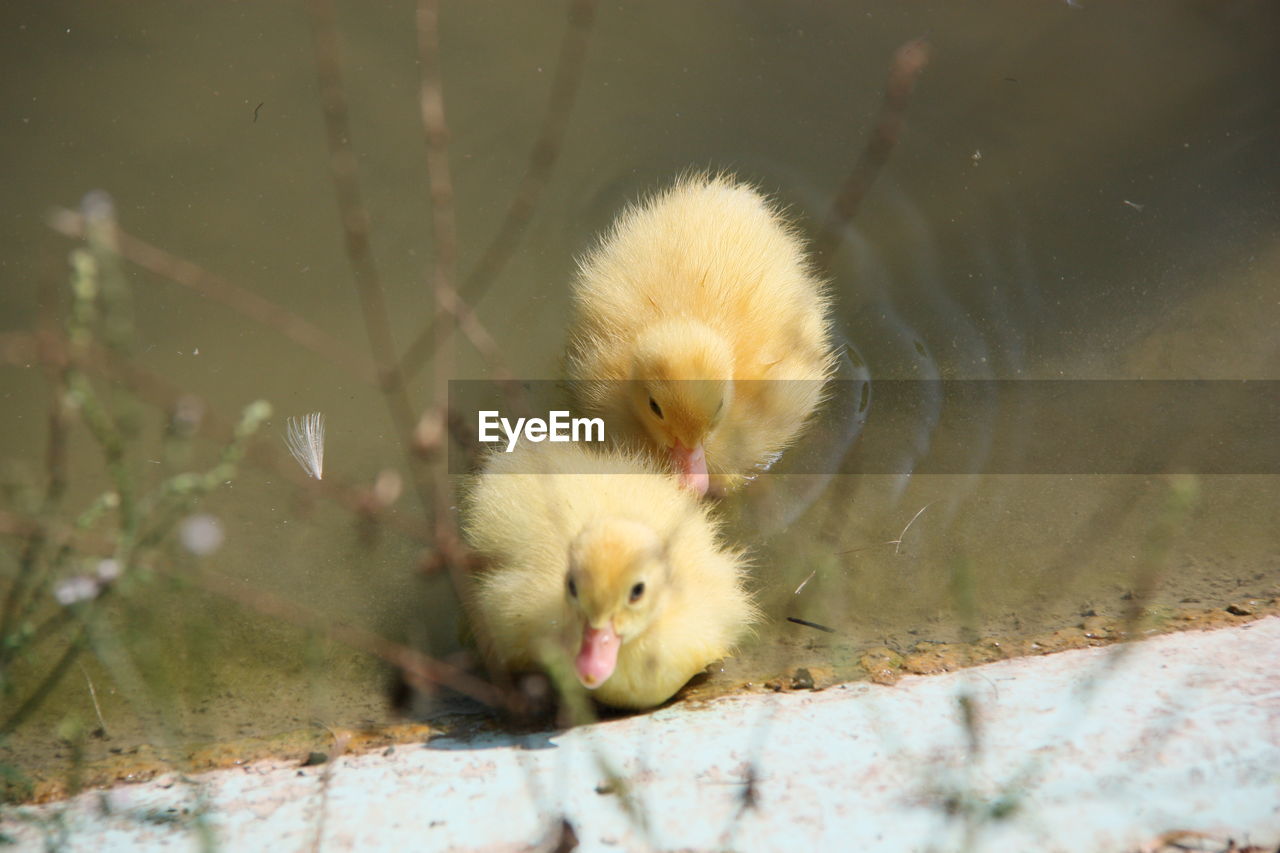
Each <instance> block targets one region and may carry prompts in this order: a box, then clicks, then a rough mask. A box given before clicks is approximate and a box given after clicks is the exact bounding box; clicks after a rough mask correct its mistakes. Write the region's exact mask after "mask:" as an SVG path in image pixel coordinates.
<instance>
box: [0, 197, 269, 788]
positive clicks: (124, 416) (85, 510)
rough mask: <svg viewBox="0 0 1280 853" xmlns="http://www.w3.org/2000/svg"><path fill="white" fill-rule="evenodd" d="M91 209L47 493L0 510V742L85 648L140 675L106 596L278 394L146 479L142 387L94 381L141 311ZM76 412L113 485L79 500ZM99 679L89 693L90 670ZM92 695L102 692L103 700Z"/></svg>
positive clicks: (181, 450) (57, 365) (121, 671)
mask: <svg viewBox="0 0 1280 853" xmlns="http://www.w3.org/2000/svg"><path fill="white" fill-rule="evenodd" d="M83 215H84V221H85V223H86V228H85V236H86V239H85V245H84V246H82V247H80V248H77V249H75V250H74V251H73V252H72V253H71V257H70V264H71V282H70V283H71V302H70V306H69V311H68V312H67V319H66V328H65V348H64V350H63V351H62V352H61V353H59V355H58V356H55V357H53V358H50V359H48V369H47V374H48V378H49V381H50V384H51V386H52V402H51V413H50V417H49V428H48V445H47V447H48V451H47V454H46V459H45V462H46V476H45V484H44V493H43V496H41V497H39V498H36V499H35V500H32V501H29V503H30V506H29V507H26V508H20V511H18V512H9V511H0V533H3V534H4V535H6V536H7V537H11V538H12V539H14V540H16V543H17V547H16V549H15V550H14V557H15V559H14V560H13V561H12V562H9V561H6V576H5V577H4V589H3V604H2V605H0V608H2V609H0V700H2V702H0V708H3V710H0V743H3V741H4V739H6V738H7V737H8V736H9V735H11V734H12V733H13V732H14V731H15V730H16V729H17V728H18V727H19V726H21V725H23V724H24V723H26V722H27V721H29V720H30V719H31V718H32V716H33V715H34V714H36V712H37V711H39V710H40V709H41V707H42V706H43V705H44V704H45V703H46V701H47V700H48V698H49V697H50V695H51V694H52V693H53V692H54V690H55V689H56V688H57V687H58V686H59V684H60V683H61V682H62V681H63V679H64V678H65V677H66V676H67V674H68V673H69V672H71V671H72V669H73V667H74V666H75V665H76V663H77V662H78V660H79V659H80V656H81V655H82V654H84V653H85V652H89V653H90V654H92V655H94V656H95V657H97V658H98V659H99V660H100V661H101V662H102V664H103V666H104V668H106V670H107V671H108V672H109V673H111V674H112V676H113V677H114V678H115V679H116V680H117V681H120V682H121V683H122V686H131V685H128V684H126V682H132V683H133V685H136V684H137V682H138V678H137V675H136V672H134V670H133V667H132V665H131V664H130V663H129V662H128V658H127V653H126V652H125V651H124V649H123V648H122V647H121V646H120V645H119V643H117V642H114V641H113V638H112V637H111V636H110V634H109V631H110V629H109V627H108V625H107V624H106V621H105V619H104V613H105V610H104V605H105V604H107V603H108V602H109V601H110V599H111V598H112V597H113V596H127V595H129V594H130V591H131V590H136V589H137V588H138V585H139V584H145V583H146V582H147V581H148V579H149V578H150V577H151V575H152V573H151V571H150V567H151V566H152V565H154V562H155V558H156V555H157V551H158V549H159V548H160V547H161V546H162V545H163V544H164V542H165V540H166V538H167V537H168V536H169V534H170V533H171V532H172V531H173V529H174V527H175V526H176V525H177V523H178V522H179V521H180V520H181V519H182V518H183V517H184V516H187V515H188V514H189V513H190V512H191V510H192V507H193V506H194V504H195V503H196V502H197V501H198V500H199V499H200V498H201V497H202V496H204V495H206V494H208V493H210V492H212V491H214V490H215V489H217V488H219V487H220V486H222V485H224V484H226V483H228V482H229V481H230V480H231V479H232V478H233V477H235V475H236V470H237V466H238V465H239V463H240V462H241V460H242V459H243V458H244V455H245V452H246V450H247V449H248V445H249V442H250V440H251V439H252V437H253V435H254V434H255V433H256V432H257V431H258V429H259V428H260V427H261V426H262V424H263V422H264V421H266V420H267V419H268V418H269V417H270V416H271V406H270V405H269V404H268V403H266V402H264V401H261V400H259V401H257V402H254V403H251V404H250V405H248V406H247V407H246V408H245V409H244V411H243V413H242V414H241V416H240V419H239V422H238V423H237V424H236V427H235V430H234V433H233V437H232V439H231V441H230V442H229V443H228V444H227V445H226V446H225V447H223V449H222V451H221V453H220V455H219V458H218V460H217V461H216V463H215V464H213V465H212V467H210V468H208V469H207V470H204V471H187V472H182V473H176V474H168V475H167V476H165V477H163V478H162V479H161V480H160V481H159V482H158V483H151V484H148V483H146V478H145V477H143V476H142V472H141V471H140V469H139V463H140V459H139V458H136V456H134V455H132V454H131V452H130V451H131V449H132V448H133V447H134V446H135V445H136V444H137V443H138V439H139V429H138V425H137V412H138V410H139V407H138V405H137V404H136V401H135V400H134V399H133V397H132V395H131V394H130V393H129V392H128V391H127V390H125V389H123V388H121V387H119V386H115V385H109V384H107V383H105V382H98V383H96V384H95V382H94V381H91V379H90V377H89V374H88V372H87V371H86V369H85V366H86V364H87V363H88V361H89V360H90V359H91V358H92V357H93V353H94V350H95V347H98V346H101V347H103V348H105V349H106V350H107V351H108V352H112V353H114V354H117V355H122V356H126V355H128V352H129V349H130V347H131V345H132V340H133V318H132V299H131V296H130V291H129V287H128V282H127V280H126V278H125V276H124V274H123V272H122V270H121V269H120V264H119V260H118V256H117V252H116V224H115V219H114V214H113V209H112V204H111V201H110V199H109V198H107V197H106V196H105V195H104V194H101V193H94V194H90V195H89V196H88V197H87V198H86V200H85V203H84V213H83ZM189 408H190V407H188V409H189ZM180 409H181V407H180ZM197 418H198V415H197ZM190 420H191V419H190V417H186V416H184V415H183V413H182V411H179V412H178V413H177V414H175V416H174V417H173V418H172V420H171V422H170V424H169V428H168V429H167V430H166V433H165V435H166V438H165V443H166V447H165V457H166V458H167V459H170V460H174V459H180V458H184V457H185V456H186V448H185V447H184V445H185V444H186V443H187V442H188V441H189V439H190V438H191V435H192V434H193V433H194V427H195V424H194V423H189V422H188V421H190ZM77 425H83V427H84V428H85V429H86V430H87V432H88V434H89V436H90V438H91V439H92V441H93V443H94V444H95V445H96V446H97V447H98V448H99V450H100V451H101V453H102V459H103V464H104V467H105V474H106V478H107V481H108V484H109V486H108V488H107V490H105V491H103V492H102V493H100V494H98V495H97V496H96V497H94V498H92V499H90V500H89V501H88V502H87V503H86V504H85V505H83V506H79V507H73V506H70V505H69V504H70V501H69V498H68V485H69V478H70V471H69V461H68V443H69V438H70V433H71V431H72V429H73V428H75V427H76V426H77ZM32 661H41V662H44V661H52V663H51V664H46V665H44V666H43V667H42V668H40V669H37V670H36V676H35V678H34V682H35V683H33V684H27V683H21V682H20V679H19V678H17V677H15V674H14V672H15V666H16V664H18V663H20V662H32ZM86 678H87V675H86ZM90 691H91V695H92V694H93V688H92V682H90ZM130 692H132V691H130ZM134 695H139V694H137V693H134ZM142 695H145V692H144V693H143V694H142ZM96 702H97V700H96V695H94V703H95V707H96ZM99 724H100V725H103V724H102V720H101V718H99ZM57 728H58V735H59V737H61V738H62V739H63V740H64V741H66V742H67V743H69V744H70V745H71V752H72V757H73V763H76V761H75V759H76V757H77V756H79V755H80V753H81V752H82V749H81V746H80V745H81V744H82V743H83V738H84V736H85V734H86V732H87V731H88V729H87V726H86V725H85V723H84V721H82V720H80V719H79V717H78V716H77V715H76V714H75V713H74V712H72V713H69V714H68V715H67V716H66V717H65V718H64V719H63V720H62V721H61V722H60V723H59V724H58V727H57ZM75 776H76V769H75V768H74V767H73V769H72V779H71V780H69V781H70V787H71V788H72V789H75V788H77V787H78V784H77V782H76V779H75ZM0 785H2V786H3V788H2V789H0V790H2V792H3V798H4V799H15V798H22V797H23V796H25V795H27V794H28V793H29V784H28V783H27V782H26V781H25V779H24V777H23V774H22V773H21V771H20V770H19V769H18V768H16V767H13V766H7V765H0Z"/></svg>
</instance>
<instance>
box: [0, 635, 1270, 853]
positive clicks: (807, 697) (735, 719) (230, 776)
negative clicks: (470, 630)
mask: <svg viewBox="0 0 1280 853" xmlns="http://www.w3.org/2000/svg"><path fill="white" fill-rule="evenodd" d="M962 697H964V698H962ZM966 718H968V719H969V720H970V721H971V722H970V723H969V724H966V723H965V719H966ZM611 774H613V775H616V777H617V779H620V780H622V784H619V783H618V782H617V781H611V779H610V776H611ZM195 781H196V783H197V784H195V785H189V784H186V783H183V782H181V781H179V780H176V779H174V778H168V779H158V780H155V781H152V782H149V783H145V784H141V785H136V786H129V787H120V788H116V789H113V790H111V791H108V792H90V793H87V794H83V795H81V796H80V797H78V798H77V799H75V800H72V801H70V802H69V803H63V804H54V805H50V806H43V807H38V808H27V809H21V810H19V811H20V813H21V814H22V815H25V817H26V818H35V819H38V818H41V817H49V816H52V815H55V814H57V813H59V812H62V814H63V819H64V823H63V825H64V827H65V832H66V838H67V840H68V846H69V848H70V849H73V850H137V849H159V848H161V847H164V848H166V849H184V848H194V847H195V846H196V845H197V844H198V836H197V828H198V823H199V822H198V821H194V820H193V819H192V815H194V814H195V813H197V812H203V814H204V818H203V822H204V825H205V827H206V828H207V829H208V830H209V831H211V832H212V833H213V836H214V838H215V839H216V841H217V843H218V844H219V846H220V847H223V848H225V849H232V850H249V849H273V850H299V849H311V846H312V844H313V843H314V842H315V840H316V838H317V833H320V834H321V836H322V839H323V840H322V844H321V849H325V850H347V849H374V848H380V849H460V850H474V849H482V850H508V849H511V850H517V849H525V848H526V847H528V846H530V845H539V844H541V843H549V842H552V841H553V840H554V839H555V838H556V837H558V833H559V832H560V826H561V824H560V821H561V818H562V817H563V818H565V819H567V821H568V822H569V824H570V825H571V826H572V827H573V829H574V831H575V832H576V835H577V838H578V840H579V841H580V842H581V844H582V848H581V849H584V850H647V849H694V850H712V849H726V848H732V849H744V850H780V849H786V848H792V849H827V850H925V849H943V850H947V849H959V848H961V847H963V846H964V845H965V843H966V839H967V840H969V841H972V842H973V847H974V849H980V850H986V849H989V850H999V851H1008V850H1072V851H1075V850H1090V851H1105V850H1115V851H1121V850H1132V849H1137V848H1138V847H1139V846H1140V845H1141V844H1143V843H1144V842H1148V841H1150V840H1151V839H1152V838H1154V837H1155V836H1157V835H1159V834H1160V833H1162V832H1165V831H1169V830H1182V829H1186V830H1208V831H1213V830H1226V831H1227V832H1228V834H1229V835H1231V836H1232V837H1233V838H1234V839H1235V840H1236V842H1237V843H1238V844H1244V843H1255V844H1267V845H1271V846H1272V848H1274V846H1275V845H1276V844H1277V843H1280V618H1268V619H1263V620H1259V621H1257V622H1253V623H1250V624H1247V625H1244V626H1241V627H1237V628H1229V629H1223V630H1218V631H1208V632H1187V633H1180V634H1172V635H1166V636H1161V637H1156V638H1153V639H1150V640H1146V641H1144V642H1141V643H1135V644H1130V645H1127V646H1111V647H1108V648H1101V649H1086V650H1081V651H1073V652H1064V653H1062V654H1057V655H1051V656H1047V657H1037V658H1021V659H1017V660H1011V661H1002V662H1000V663H994V664H989V665H986V666H982V667H975V668H973V669H968V670H964V671H961V672H955V673H950V674H946V675H940V676H930V677H909V678H904V679H903V680H902V681H901V682H899V683H898V684H897V685H895V686H893V687H881V686H877V685H872V684H865V683H858V684H849V685H843V686H841V687H835V688H831V689H828V690H825V691H822V692H813V693H808V692H801V693H782V694H770V695H758V694H757V695H748V696H735V697H728V698H725V699H721V700H716V701H713V702H709V703H705V704H703V705H700V706H697V707H692V706H690V705H689V704H683V705H677V706H675V707H671V708H666V709H662V710H659V711H656V712H654V713H651V714H645V715H639V716H634V717H630V718H627V719H622V720H615V721H611V722H607V723H602V724H599V725H594V726H589V727H583V728H580V729H576V730H573V731H570V732H563V733H555V734H542V735H528V736H519V737H511V736H505V735H502V736H497V735H489V736H482V737H479V738H475V739H471V740H468V741H461V740H454V739H449V738H438V739H435V740H433V741H431V743H430V744H428V745H426V746H400V747H396V748H395V749H394V751H392V752H391V753H390V754H382V753H372V754H367V755H358V756H346V757H342V758H340V759H338V760H337V761H335V762H333V763H332V764H331V765H328V766H319V767H307V768H303V769H299V768H298V766H297V765H296V763H295V764H287V763H285V762H280V761H275V762H262V763H258V764H254V765H251V766H246V767H244V768H240V769H236V770H225V771H218V772H215V773H209V774H206V775H203V776H200V777H198V778H197V779H196V780H195ZM184 809H185V810H187V811H186V813H184V811H183V810H184ZM322 815H323V817H322ZM4 831H5V832H6V833H8V834H9V835H11V836H14V837H16V838H17V839H18V840H19V843H20V844H22V845H24V846H27V845H31V846H35V845H38V844H40V843H41V842H42V837H43V833H44V830H42V829H41V828H40V827H39V825H38V824H35V823H32V822H30V820H18V819H14V818H13V816H11V818H10V819H9V820H7V821H6V822H5V825H4Z"/></svg>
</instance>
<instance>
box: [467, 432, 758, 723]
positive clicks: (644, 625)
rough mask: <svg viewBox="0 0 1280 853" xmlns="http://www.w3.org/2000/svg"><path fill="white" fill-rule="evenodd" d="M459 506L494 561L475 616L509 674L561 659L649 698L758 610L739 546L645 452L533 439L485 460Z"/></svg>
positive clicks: (638, 705) (720, 649) (600, 692)
mask: <svg viewBox="0 0 1280 853" xmlns="http://www.w3.org/2000/svg"><path fill="white" fill-rule="evenodd" d="M463 509H464V514H463V519H464V524H463V531H464V534H465V535H466V537H467V539H468V541H469V542H470V544H471V545H472V547H473V548H475V549H476V550H477V551H478V552H479V554H480V556H481V557H482V561H483V562H484V563H485V564H486V567H485V568H484V569H483V570H481V571H480V573H479V574H478V575H477V577H476V578H475V582H474V584H473V585H472V590H471V594H470V595H469V601H468V605H469V611H470V614H471V617H472V622H473V626H474V628H475V629H476V632H475V633H476V635H477V638H478V639H479V641H480V645H481V649H482V651H483V652H484V653H485V655H486V656H487V657H488V658H489V659H490V660H491V661H493V662H494V663H496V664H498V665H499V666H500V667H502V668H504V669H506V670H508V671H520V670H523V669H530V668H535V667H539V666H545V665H548V663H549V662H550V661H551V660H552V659H553V658H557V657H558V658H559V659H560V660H562V661H566V660H567V661H572V667H573V671H574V672H575V673H576V674H577V677H578V680H579V681H580V682H581V683H582V685H583V686H584V687H586V688H587V689H588V690H589V691H590V693H591V695H592V696H593V697H594V698H595V699H596V700H598V701H599V702H601V703H603V704H606V705H611V706H614V707H617V708H628V709H642V708H651V707H654V706H656V705H659V704H661V703H663V702H665V701H666V700H667V699H669V698H671V696H672V695H674V694H675V692H676V691H677V690H679V689H680V688H681V687H682V686H684V684H685V683H686V682H687V681H688V680H689V679H690V678H691V677H693V676H694V675H695V674H697V673H698V672H699V671H700V670H702V669H704V668H705V667H706V666H707V665H708V664H709V663H712V662H713V661H717V660H720V659H721V658H723V657H725V656H727V655H728V654H729V653H730V651H731V650H732V648H733V646H734V644H735V643H736V642H737V641H738V640H739V639H741V638H742V636H743V635H744V634H745V633H746V632H747V631H748V629H749V626H750V624H751V623H752V622H754V621H755V620H756V619H757V618H758V616H757V611H756V608H755V606H754V605H753V604H752V602H751V598H750V595H749V594H748V593H747V591H746V590H745V589H744V586H743V581H744V575H745V571H746V569H745V559H744V556H743V554H742V553H741V552H739V551H736V550H733V549H731V548H726V547H724V546H723V545H722V544H720V541H719V531H718V525H717V523H716V521H714V520H713V518H712V517H711V515H710V514H709V512H708V510H707V509H706V508H705V507H704V506H702V505H701V504H700V502H699V501H698V498H697V497H696V496H695V495H694V494H692V493H691V492H689V491H688V490H685V489H682V488H680V486H679V485H678V484H677V482H676V480H675V478H674V477H672V476H671V475H670V474H667V473H664V472H663V471H662V470H661V468H660V467H659V466H658V465H657V464H656V463H655V462H653V461H652V460H650V459H648V458H647V457H645V456H644V455H641V454H637V453H634V452H628V451H627V450H625V449H621V448H614V449H608V450H604V451H601V452H589V451H587V450H585V449H584V448H583V447H582V446H580V445H575V444H557V445H551V444H543V445H532V444H527V443H526V444H524V445H521V446H519V447H517V448H516V450H515V451H513V452H511V453H494V454H492V455H490V456H489V457H488V458H487V459H486V461H485V464H484V465H483V468H482V470H481V471H480V473H479V474H478V475H477V476H476V477H475V479H474V481H473V483H472V485H471V488H470V489H469V490H468V493H467V494H466V496H465V498H464V503H463Z"/></svg>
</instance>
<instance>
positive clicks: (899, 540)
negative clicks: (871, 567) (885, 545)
mask: <svg viewBox="0 0 1280 853" xmlns="http://www.w3.org/2000/svg"><path fill="white" fill-rule="evenodd" d="M931 506H933V502H932V501H930V502H929V503H927V504H925V505H924V506H922V507H920V509H919V510H917V511H916V514H915V515H913V516H911V520H910V521H908V522H907V526H906V527H904V528H902V532H901V533H899V534H898V538H897V539H895V540H893V553H894V554H900V553H901V550H900V549H901V548H902V540H903V539H905V538H906V536H907V531H908V530H910V529H911V525H913V524H915V523H916V519H917V518H919V517H920V515H921V513H923V512H924V511H925V510H926V509H928V508H929V507H931Z"/></svg>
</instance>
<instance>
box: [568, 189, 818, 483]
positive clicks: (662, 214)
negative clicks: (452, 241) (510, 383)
mask: <svg viewBox="0 0 1280 853" xmlns="http://www.w3.org/2000/svg"><path fill="white" fill-rule="evenodd" d="M573 296H574V318H573V322H572V326H571V332H570V340H569V348H568V356H567V369H568V373H569V378H570V379H572V380H574V382H573V385H574V390H575V393H576V394H577V395H578V397H579V402H580V403H581V405H582V407H583V408H584V409H585V410H587V411H590V412H591V413H592V414H596V415H600V416H602V417H604V419H605V424H606V427H605V432H606V434H608V435H609V436H610V438H611V439H615V440H620V441H623V442H626V443H630V442H636V441H642V442H648V443H650V444H651V445H652V446H654V447H655V448H657V449H658V450H660V451H662V452H664V453H665V454H667V455H668V456H669V458H670V460H671V462H672V465H673V466H674V468H675V470H676V471H677V472H678V473H679V475H680V478H681V482H682V483H683V484H684V485H685V486H687V487H688V488H690V489H692V490H694V491H695V492H697V493H699V494H703V493H705V492H706V491H707V489H708V486H709V485H710V484H711V483H712V481H713V480H714V483H715V485H716V487H717V490H728V489H732V488H734V487H736V486H738V485H741V484H742V483H743V482H745V479H746V476H745V475H748V474H750V473H751V472H752V470H753V469H760V468H763V467H767V466H768V465H769V464H770V463H771V462H772V461H773V460H774V459H776V458H777V456H778V454H779V453H781V451H782V450H784V449H785V448H786V447H787V446H788V445H790V444H791V443H792V442H793V441H794V440H795V438H796V437H797V436H798V435H799V433H800V431H801V429H803V427H804V425H805V422H806V420H807V419H808V418H809V416H810V415H811V414H812V413H813V411H814V409H815V408H816V407H817V406H818V404H819V403H820V402H821V400H822V397H823V393H824V390H823V389H824V386H825V383H826V380H827V379H829V378H830V377H831V375H832V373H833V372H834V370H835V364H836V356H835V349H834V346H833V344H832V340H831V333H830V329H829V325H830V322H829V318H828V310H829V307H830V306H829V299H828V297H827V295H826V292H825V288H824V286H823V284H822V282H820V281H819V280H818V279H817V278H816V276H815V275H814V272H813V270H812V269H811V268H810V266H809V262H808V259H807V257H806V255H805V249H804V245H803V243H802V241H801V238H800V236H799V234H798V233H797V232H796V230H795V229H794V228H792V227H791V226H790V225H788V224H787V223H786V222H785V221H784V220H783V218H782V216H781V215H780V214H779V212H778V210H777V209H776V208H775V207H774V206H773V205H772V204H771V203H770V202H769V201H767V200H766V199H765V198H764V197H763V196H761V195H760V193H758V192H757V191H756V190H755V189H753V188H752V187H750V186H747V185H746V184H742V183H738V182H737V181H735V180H734V179H733V178H731V177H728V176H723V175H718V176H710V175H694V176H689V177H685V178H682V179H680V180H678V181H677V182H676V184H675V185H674V186H672V187H671V188H669V189H667V190H666V191H664V192H661V193H659V194H658V195H656V196H654V197H652V198H650V199H648V200H647V201H644V202H643V203H641V204H638V205H635V206H632V207H630V208H628V209H627V210H626V211H624V212H623V213H622V214H621V215H620V216H619V217H618V219H617V221H616V222H615V223H614V225H613V227H612V229H611V230H610V231H609V233H608V234H606V235H605V236H604V237H603V239H602V240H601V241H600V243H599V245H598V246H597V247H596V248H595V249H594V250H592V251H591V252H590V253H589V254H588V255H587V256H586V257H585V258H584V259H583V260H582V261H581V263H580V268H579V272H578V276H577V279H576V281H575V283H574V291H573Z"/></svg>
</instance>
